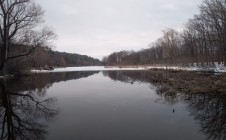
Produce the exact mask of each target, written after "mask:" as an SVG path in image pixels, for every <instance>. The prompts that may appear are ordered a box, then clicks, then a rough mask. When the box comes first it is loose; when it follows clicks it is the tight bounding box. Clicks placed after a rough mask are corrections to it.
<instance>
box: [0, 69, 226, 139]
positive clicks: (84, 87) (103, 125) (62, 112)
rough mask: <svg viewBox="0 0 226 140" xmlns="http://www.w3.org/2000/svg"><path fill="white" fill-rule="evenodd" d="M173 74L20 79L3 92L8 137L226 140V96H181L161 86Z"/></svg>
mask: <svg viewBox="0 0 226 140" xmlns="http://www.w3.org/2000/svg"><path fill="white" fill-rule="evenodd" d="M168 76H169V74H167V73H164V72H162V73H159V72H156V73H155V72H150V71H147V70H142V71H98V70H97V71H76V72H58V73H39V74H37V73H36V74H32V75H27V76H23V77H18V78H15V79H12V80H10V81H8V83H7V84H1V87H0V88H1V90H0V91H1V92H0V122H1V124H0V131H1V138H2V139H8V138H9V137H10V138H11V139H26V138H28V139H47V140H58V139H59V140H61V139H65V140H66V139H71V140H72V139H74V140H151V139H153V140H176V139H178V140H205V139H210V140H216V139H219V140H223V139H225V138H226V109H225V107H226V94H213V93H211V94H210V93H198V94H193V93H191V94H189V93H183V92H181V91H177V90H173V89H172V88H171V87H169V85H170V84H167V83H165V82H164V80H162V81H161V82H160V80H159V79H161V78H164V77H168ZM170 76H171V78H172V76H173V78H174V79H176V78H181V77H183V76H182V74H180V75H177V74H175V75H174V74H173V73H172V74H171V75H170ZM184 77H187V75H184ZM189 77H190V76H189ZM163 87H169V88H170V89H172V90H170V91H171V92H169V90H168V91H167V92H166V91H163V90H162V89H164V88H163Z"/></svg>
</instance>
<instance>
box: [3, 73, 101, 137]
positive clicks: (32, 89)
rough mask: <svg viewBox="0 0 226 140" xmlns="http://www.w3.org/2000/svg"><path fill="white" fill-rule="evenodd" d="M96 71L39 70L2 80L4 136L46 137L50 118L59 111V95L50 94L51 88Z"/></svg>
mask: <svg viewBox="0 0 226 140" xmlns="http://www.w3.org/2000/svg"><path fill="white" fill-rule="evenodd" d="M95 73H97V72H76V73H55V74H54V73H51V74H36V75H30V76H23V77H20V78H15V79H12V80H10V81H8V82H7V83H5V82H3V81H0V131H1V135H0V139H1V140H3V139H9V140H14V139H21V140H24V139H34V140H35V139H45V136H46V134H47V127H48V126H47V124H46V122H47V121H50V120H53V119H54V118H55V116H56V115H57V114H58V113H59V111H58V109H57V107H56V103H57V99H56V98H51V97H48V96H47V89H48V88H49V87H51V85H52V84H53V83H55V82H60V81H67V80H71V79H79V78H83V77H88V76H90V75H93V74H95Z"/></svg>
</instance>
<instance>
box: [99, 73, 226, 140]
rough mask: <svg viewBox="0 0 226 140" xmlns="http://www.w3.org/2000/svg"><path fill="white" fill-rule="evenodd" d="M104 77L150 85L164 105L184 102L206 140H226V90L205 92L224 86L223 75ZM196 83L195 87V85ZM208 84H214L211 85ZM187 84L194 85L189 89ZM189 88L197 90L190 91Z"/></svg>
mask: <svg viewBox="0 0 226 140" xmlns="http://www.w3.org/2000/svg"><path fill="white" fill-rule="evenodd" d="M103 75H105V76H109V77H110V78H111V79H113V80H119V81H122V82H126V83H127V82H130V81H135V82H143V83H150V84H151V86H153V87H154V88H155V90H156V94H158V95H159V96H161V97H162V98H161V99H162V100H164V102H167V103H170V104H174V103H177V102H184V103H185V104H186V105H187V108H188V110H189V112H190V114H191V115H192V116H193V117H194V119H195V120H197V121H198V122H199V124H200V126H201V129H200V131H201V132H202V133H204V134H205V135H206V136H207V138H208V139H210V140H225V139H226V92H225V89H226V88H224V87H223V88H222V89H213V88H211V89H212V90H210V91H208V90H206V89H208V88H209V87H207V86H216V88H217V86H219V84H215V85H213V84H214V83H220V82H222V83H223V82H225V79H226V76H225V75H209V76H207V75H200V74H197V73H193V72H178V73H177V72H175V73H174V72H167V71H145V72H144V71H142V72H141V71H126V72H125V71H109V72H103ZM213 77H214V78H213ZM195 79H201V81H204V82H206V83H207V85H204V84H205V83H204V82H203V83H199V82H197V81H196V80H195ZM210 79H211V80H210ZM219 79H223V81H219ZM215 80H216V81H215ZM195 83H197V84H196V85H194V84H195ZM211 83H213V84H212V85H210V84H211ZM189 84H193V85H190V86H189ZM202 84H203V85H204V86H203V85H202ZM192 86H194V87H195V88H196V90H191V89H190V88H191V87H192ZM202 86H203V87H206V88H205V90H204V91H205V92H201V91H203V90H197V89H199V88H203V87H202ZM223 86H226V85H223ZM194 91H197V92H194Z"/></svg>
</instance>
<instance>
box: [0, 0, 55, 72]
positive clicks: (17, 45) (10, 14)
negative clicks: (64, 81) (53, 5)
mask: <svg viewBox="0 0 226 140" xmlns="http://www.w3.org/2000/svg"><path fill="white" fill-rule="evenodd" d="M43 13H44V12H43V10H42V8H41V7H40V6H39V5H38V4H36V3H35V2H34V0H0V40H1V46H0V53H1V54H0V70H3V74H6V72H7V62H8V60H10V59H15V58H18V57H23V56H26V55H28V54H30V53H31V52H32V51H33V50H34V49H35V48H37V47H46V46H47V44H48V41H49V40H51V39H54V38H55V37H56V35H55V34H54V32H53V31H52V29H50V28H48V27H42V26H39V25H42V23H43V22H44V21H43V19H42V17H43Z"/></svg>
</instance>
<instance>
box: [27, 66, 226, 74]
mask: <svg viewBox="0 0 226 140" xmlns="http://www.w3.org/2000/svg"><path fill="white" fill-rule="evenodd" d="M149 69H169V70H184V71H206V72H216V73H226V67H225V66H224V64H215V66H214V67H198V66H196V65H194V66H190V67H179V66H127V67H116V66H111V67H104V66H89V67H66V68H55V69H54V70H32V71H31V72H34V73H49V72H73V71H119V70H120V71H123V70H124V71H125V70H149Z"/></svg>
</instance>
